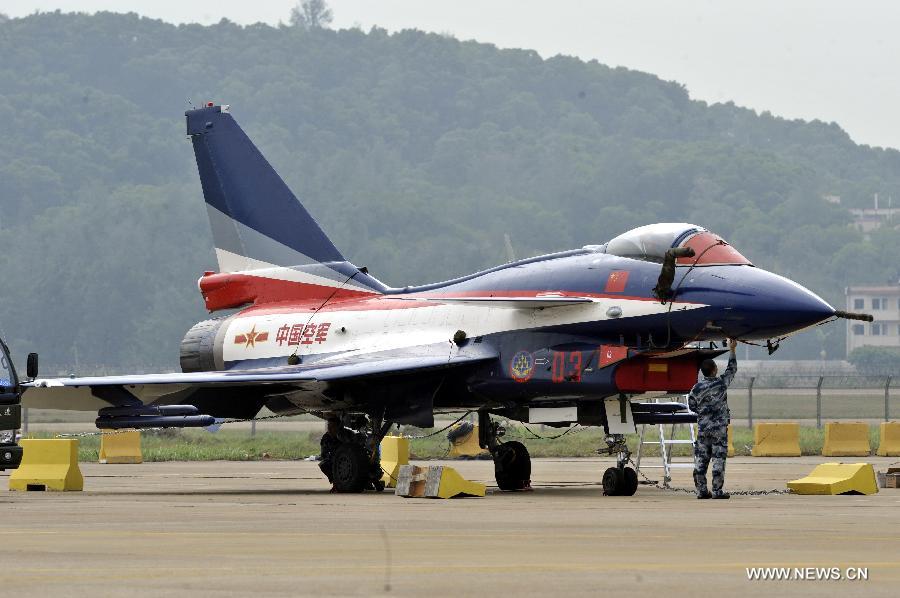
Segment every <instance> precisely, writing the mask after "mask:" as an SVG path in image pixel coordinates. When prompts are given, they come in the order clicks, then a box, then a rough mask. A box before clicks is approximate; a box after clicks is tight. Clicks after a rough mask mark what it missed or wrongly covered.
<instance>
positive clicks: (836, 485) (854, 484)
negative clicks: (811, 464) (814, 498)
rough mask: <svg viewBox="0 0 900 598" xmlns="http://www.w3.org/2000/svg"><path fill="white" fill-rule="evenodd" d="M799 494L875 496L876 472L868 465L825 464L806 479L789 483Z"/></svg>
mask: <svg viewBox="0 0 900 598" xmlns="http://www.w3.org/2000/svg"><path fill="white" fill-rule="evenodd" d="M787 486H788V488H790V489H791V490H793V491H794V492H795V493H797V494H875V493H877V492H878V485H877V484H876V483H875V470H874V469H873V468H872V466H871V465H869V464H868V463H823V464H821V465H817V466H816V468H815V469H813V470H812V472H811V473H810V474H809V475H808V476H806V477H805V478H800V479H799V480H794V481H793V482H788V484H787Z"/></svg>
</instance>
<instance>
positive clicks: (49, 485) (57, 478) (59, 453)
mask: <svg viewBox="0 0 900 598" xmlns="http://www.w3.org/2000/svg"><path fill="white" fill-rule="evenodd" d="M19 444H20V445H21V446H22V450H23V454H22V464H21V465H19V468H18V469H17V470H15V471H14V472H12V474H10V476H9V489H10V490H21V491H28V490H57V491H67V490H72V491H79V490H83V489H84V477H83V476H82V475H81V469H80V468H79V467H78V440H77V439H63V440H57V439H53V440H43V439H42V440H38V439H25V440H21V441H20V442H19Z"/></svg>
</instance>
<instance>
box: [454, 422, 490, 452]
mask: <svg viewBox="0 0 900 598" xmlns="http://www.w3.org/2000/svg"><path fill="white" fill-rule="evenodd" d="M456 425H457V426H458V425H459V424H456ZM486 454H487V450H486V449H483V448H481V447H480V446H478V425H477V424H476V425H474V426H472V431H471V432H470V433H469V434H468V435H467V436H463V437H462V438H457V439H456V440H453V441H451V442H450V452H449V453H447V456H448V457H449V458H451V459H456V458H459V457H478V456H480V455H486Z"/></svg>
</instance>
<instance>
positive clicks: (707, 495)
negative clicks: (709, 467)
mask: <svg viewBox="0 0 900 598" xmlns="http://www.w3.org/2000/svg"><path fill="white" fill-rule="evenodd" d="M712 497H713V495H712V493H710V491H709V490H707V491H705V492H701V493H699V494H698V495H697V499H699V500H703V499H707V498H712Z"/></svg>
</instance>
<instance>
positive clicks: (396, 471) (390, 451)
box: [381, 436, 409, 488]
mask: <svg viewBox="0 0 900 598" xmlns="http://www.w3.org/2000/svg"><path fill="white" fill-rule="evenodd" d="M408 463H409V438H404V437H403V436H385V437H384V439H382V441H381V469H382V471H384V476H382V478H381V481H382V482H384V485H385V487H387V488H394V487H396V485H397V478H398V477H399V476H400V468H401V467H403V466H404V465H406V464H408Z"/></svg>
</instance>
